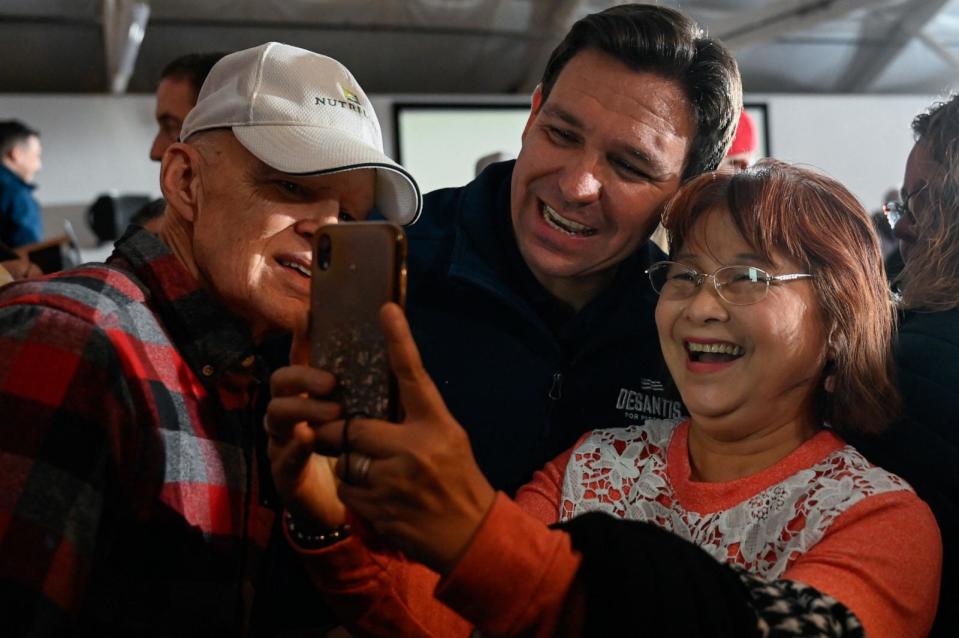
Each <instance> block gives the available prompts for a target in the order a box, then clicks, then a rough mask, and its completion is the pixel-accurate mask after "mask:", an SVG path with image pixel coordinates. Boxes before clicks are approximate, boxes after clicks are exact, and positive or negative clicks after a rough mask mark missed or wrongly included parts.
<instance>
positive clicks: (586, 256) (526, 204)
mask: <svg viewBox="0 0 959 638" xmlns="http://www.w3.org/2000/svg"><path fill="white" fill-rule="evenodd" d="M695 134H696V124H695V120H694V118H693V113H692V109H691V107H690V104H689V101H688V99H687V98H686V95H685V93H684V92H683V90H682V88H681V87H680V86H679V85H678V84H677V83H676V82H673V81H671V80H666V79H664V78H662V77H660V76H658V75H655V74H652V73H646V72H637V71H633V70H632V69H630V68H629V67H627V66H626V65H625V64H623V63H622V62H620V61H618V60H616V59H614V58H612V57H610V56H609V55H606V54H604V53H600V52H597V51H593V50H585V51H582V52H580V53H578V54H576V55H575V56H574V57H573V58H572V59H571V60H570V61H569V62H568V63H567V65H566V66H565V67H564V68H563V70H562V72H561V73H560V74H559V77H558V78H557V80H556V83H555V84H554V86H553V88H552V91H551V92H550V94H549V96H548V98H547V99H545V100H543V99H542V95H541V94H540V92H539V90H537V93H536V94H534V96H533V111H532V113H531V115H530V119H529V121H528V122H527V124H526V129H525V131H524V132H523V148H522V150H521V152H520V155H519V157H518V159H517V161H516V168H515V169H514V171H513V180H512V191H511V215H512V222H513V230H514V232H515V234H516V241H517V244H518V245H519V250H520V253H522V255H523V259H524V260H525V261H526V263H527V265H529V267H530V270H532V272H533V274H534V275H535V276H536V278H537V279H538V280H539V281H540V283H542V284H543V285H544V286H545V287H546V289H547V290H549V291H550V292H551V293H553V294H554V295H555V296H556V297H558V298H560V299H562V300H564V301H566V302H567V303H569V304H570V305H572V306H574V307H579V306H581V305H583V303H585V302H587V301H589V299H590V298H592V297H593V296H595V294H596V293H597V292H598V291H599V290H601V289H602V288H603V287H604V286H605V285H606V284H607V283H608V282H609V281H610V279H611V278H612V277H613V275H614V274H615V271H616V267H617V266H618V265H619V264H620V263H621V262H622V261H623V260H624V259H626V258H627V257H629V256H630V255H631V254H632V253H633V252H634V251H635V250H636V249H637V248H638V247H639V245H640V244H642V243H643V242H644V241H646V239H647V238H648V237H649V235H650V233H651V232H652V231H653V229H654V228H655V227H656V223H657V222H658V221H659V215H660V213H661V210H662V206H663V204H664V203H665V202H666V200H667V199H668V198H669V197H670V196H671V195H673V193H675V192H676V190H677V189H678V188H679V185H680V183H681V181H682V175H683V169H684V167H685V164H686V158H687V156H688V154H689V150H690V148H691V146H692V142H693V138H694V136H695Z"/></svg>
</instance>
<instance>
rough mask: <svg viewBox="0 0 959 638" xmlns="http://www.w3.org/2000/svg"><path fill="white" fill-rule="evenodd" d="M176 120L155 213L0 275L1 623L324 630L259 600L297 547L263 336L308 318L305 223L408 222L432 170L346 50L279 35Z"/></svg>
mask: <svg viewBox="0 0 959 638" xmlns="http://www.w3.org/2000/svg"><path fill="white" fill-rule="evenodd" d="M347 95H349V96H350V98H349V99H350V102H347V101H346V100H347ZM321 98H322V99H323V101H324V102H325V104H320V103H319V101H320V100H321ZM348 106H350V107H352V108H348ZM180 135H181V137H182V140H183V141H182V142H177V143H174V144H172V145H171V146H169V147H168V148H167V149H166V151H165V152H164V154H163V160H162V163H161V167H160V185H161V188H162V191H163V195H164V199H165V200H166V212H165V222H164V224H163V226H162V228H161V229H160V231H159V234H154V233H151V232H149V231H147V230H145V229H143V228H141V227H133V228H131V229H130V230H128V232H127V233H126V234H125V235H124V236H123V237H122V238H121V239H120V240H119V241H118V242H117V243H116V247H115V250H114V252H113V254H112V255H111V257H110V258H109V259H108V260H107V263H106V264H87V265H85V266H81V267H79V268H75V269H70V270H67V271H64V272H62V273H58V274H56V275H52V276H49V277H45V278H42V279H39V280H33V281H25V282H16V283H13V284H9V285H7V286H5V287H4V288H3V289H2V290H0V477H3V478H2V481H3V489H2V490H0V521H2V524H0V618H2V619H3V621H2V622H3V630H4V633H5V634H7V635H53V636H64V635H71V636H72V635H82V636H88V635H91V636H92V635H103V636H115V635H131V636H132V635H151V636H153V635H156V636H245V635H291V634H292V635H300V634H301V633H311V634H312V633H318V632H308V631H306V630H312V629H315V627H314V626H313V625H308V626H305V627H289V626H284V623H285V622H286V620H287V619H286V618H283V617H277V616H275V615H273V614H270V613H268V612H264V610H263V607H262V605H263V600H264V599H266V600H269V599H270V595H271V593H272V592H271V588H270V585H271V582H270V579H271V577H272V574H273V570H274V568H275V566H276V563H275V558H276V554H277V550H280V549H283V548H284V547H285V544H283V540H282V537H281V536H280V535H279V534H278V533H277V532H278V528H277V527H276V525H275V522H276V521H277V517H276V514H277V513H278V509H279V504H278V502H277V498H276V495H275V491H274V489H273V487H272V483H271V481H270V475H269V470H268V465H267V461H266V456H265V445H266V441H265V437H264V436H263V431H262V428H261V426H260V424H261V422H262V418H263V411H264V403H265V402H264V400H263V392H264V389H265V386H266V381H267V378H268V374H269V370H268V369H267V365H266V363H265V361H264V359H263V356H262V354H263V352H262V348H263V345H264V343H265V342H266V341H267V340H268V338H269V337H270V336H272V335H275V334H281V335H282V334H289V333H291V332H293V331H294V330H295V329H304V325H303V324H304V323H305V322H306V317H307V314H308V309H309V307H310V278H309V276H308V269H309V268H310V264H311V260H312V237H313V233H314V232H315V231H316V230H317V229H318V228H320V227H321V226H322V225H323V224H328V223H337V222H338V221H350V220H354V219H365V218H366V217H367V216H368V215H370V214H371V212H372V211H373V209H374V207H375V208H376V209H377V210H378V211H379V212H380V213H381V214H383V215H385V216H386V217H387V218H388V219H390V220H392V221H394V222H396V223H399V224H404V223H409V222H411V221H412V220H413V219H415V218H416V216H417V214H418V212H419V208H420V196H419V189H418V187H417V186H416V183H415V181H414V180H413V179H412V177H411V176H410V175H409V174H408V173H407V172H406V171H405V170H404V169H403V168H402V167H400V166H399V165H397V164H396V163H395V162H393V161H392V160H390V159H389V158H388V157H387V156H386V155H385V154H384V153H383V146H382V138H381V132H380V127H379V122H378V120H377V119H376V115H375V113H374V112H373V108H372V105H371V104H370V102H369V99H368V98H367V96H366V95H365V93H364V92H363V90H362V88H361V87H360V86H359V84H358V83H357V81H356V79H355V78H354V77H353V75H352V74H351V73H350V72H349V70H347V69H346V68H345V67H344V66H343V65H341V64H340V63H339V62H337V61H336V60H333V59H331V58H328V57H326V56H323V55H319V54H316V53H313V52H311V51H306V50H304V49H300V48H297V47H292V46H289V45H285V44H280V43H276V42H271V43H267V44H264V45H261V46H258V47H254V48H251V49H246V50H244V51H239V52H237V53H234V54H231V55H228V56H226V57H224V58H223V59H221V60H220V61H219V62H218V63H217V64H216V65H215V66H214V67H213V69H212V70H211V71H210V75H209V76H208V77H207V80H206V82H205V83H204V84H203V88H202V90H201V91H200V95H199V100H198V101H197V104H196V106H195V107H194V108H193V109H192V110H191V111H190V114H189V115H188V116H187V118H186V120H185V121H184V123H183V130H182V132H181V134H180ZM307 591H308V590H307ZM310 598H311V600H313V601H316V596H315V595H314V596H310Z"/></svg>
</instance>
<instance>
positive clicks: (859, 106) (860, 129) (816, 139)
mask: <svg viewBox="0 0 959 638" xmlns="http://www.w3.org/2000/svg"><path fill="white" fill-rule="evenodd" d="M747 101H748V102H766V103H767V104H768V115H769V136H770V143H771V151H772V154H773V156H775V157H777V158H779V159H782V160H785V161H788V162H800V163H803V164H809V165H811V166H814V167H816V168H818V169H820V170H822V171H823V172H825V173H827V174H829V175H832V176H833V177H835V178H837V179H838V180H839V181H840V182H842V183H843V184H845V185H846V186H847V187H848V188H849V190H851V191H852V192H853V194H855V195H856V197H858V198H859V200H860V201H861V202H862V203H863V204H864V205H865V206H866V208H867V209H869V210H872V209H875V208H878V207H879V205H880V204H881V203H882V200H881V198H882V195H883V193H885V192H886V191H887V190H888V189H889V188H897V189H898V188H899V186H900V185H901V182H902V174H903V170H904V168H905V165H906V156H907V155H908V154H909V150H910V149H911V148H912V145H913V137H912V128H911V126H910V125H911V123H912V118H913V117H915V116H916V114H917V113H919V112H921V111H923V110H925V109H926V108H927V107H928V106H929V105H930V104H932V102H933V101H935V98H934V97H933V96H915V95H913V96H850V95H834V96H798V95H771V96H762V95H749V96H747Z"/></svg>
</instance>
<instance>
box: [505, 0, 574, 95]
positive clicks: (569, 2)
mask: <svg viewBox="0 0 959 638" xmlns="http://www.w3.org/2000/svg"><path fill="white" fill-rule="evenodd" d="M588 5H589V2H588V0H560V1H559V2H553V1H552V0H537V1H535V2H534V3H533V7H532V14H531V15H530V20H529V26H530V27H531V28H532V29H534V30H539V31H543V32H546V33H549V34H552V35H554V36H555V38H552V37H547V38H545V39H543V40H541V41H539V42H534V41H531V42H530V43H529V45H528V47H527V53H526V56H525V59H524V61H523V64H522V66H521V68H522V69H523V76H522V79H521V80H520V82H519V84H518V86H517V87H516V90H515V92H516V93H526V94H531V93H532V92H533V89H535V88H536V85H537V84H539V81H540V78H542V76H543V69H544V68H545V67H546V62H547V61H549V56H550V54H551V53H552V52H553V49H554V48H555V47H556V45H557V44H559V41H560V39H561V38H562V37H563V36H565V35H566V32H567V31H569V29H570V27H572V26H573V23H574V22H576V21H577V20H578V19H579V18H580V17H582V16H583V15H585V14H586V10H587V7H588Z"/></svg>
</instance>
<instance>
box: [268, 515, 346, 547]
mask: <svg viewBox="0 0 959 638" xmlns="http://www.w3.org/2000/svg"><path fill="white" fill-rule="evenodd" d="M283 521H284V523H285V525H286V535H287V537H288V538H289V539H290V541H291V542H292V543H293V544H294V545H296V546H297V547H299V548H300V549H306V550H313V549H322V548H324V547H329V546H330V545H333V544H334V543H338V542H340V541H341V540H343V539H344V538H347V537H348V536H349V535H350V525H349V523H344V524H343V525H340V526H339V527H334V528H331V529H326V530H323V531H322V532H317V531H314V530H312V529H310V528H309V527H308V526H306V525H304V524H302V523H297V522H296V520H294V518H293V515H292V514H290V513H289V512H287V511H284V512H283Z"/></svg>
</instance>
